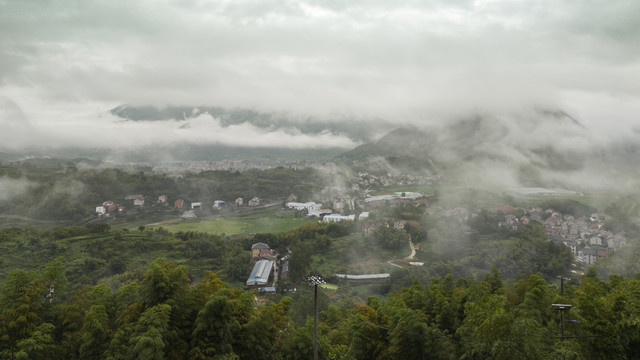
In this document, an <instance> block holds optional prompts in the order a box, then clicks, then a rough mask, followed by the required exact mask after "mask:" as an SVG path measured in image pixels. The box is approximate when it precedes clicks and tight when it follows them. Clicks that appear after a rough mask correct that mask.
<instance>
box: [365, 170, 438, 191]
mask: <svg viewBox="0 0 640 360" xmlns="http://www.w3.org/2000/svg"><path fill="white" fill-rule="evenodd" d="M444 180H445V179H444V177H442V176H439V175H432V176H431V175H407V174H403V175H392V174H390V173H387V174H386V175H380V176H378V175H373V174H369V173H368V172H358V173H356V174H355V175H354V177H353V179H352V183H353V189H354V190H358V189H366V188H368V187H380V186H383V187H384V186H406V185H434V184H440V183H442V182H443V181H444Z"/></svg>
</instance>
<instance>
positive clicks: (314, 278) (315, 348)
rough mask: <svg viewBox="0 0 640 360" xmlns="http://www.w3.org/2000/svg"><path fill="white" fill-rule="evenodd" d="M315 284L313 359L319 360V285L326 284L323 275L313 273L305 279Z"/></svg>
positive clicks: (312, 284)
mask: <svg viewBox="0 0 640 360" xmlns="http://www.w3.org/2000/svg"><path fill="white" fill-rule="evenodd" d="M305 281H306V282H307V284H309V286H313V360H318V285H322V284H326V283H327V282H326V280H325V279H324V278H323V277H322V276H318V275H312V276H309V277H307V278H306V279H305Z"/></svg>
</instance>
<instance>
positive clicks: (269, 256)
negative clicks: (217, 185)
mask: <svg viewBox="0 0 640 360" xmlns="http://www.w3.org/2000/svg"><path fill="white" fill-rule="evenodd" d="M361 176H364V174H361ZM367 176H368V175H367ZM369 179H373V180H377V179H378V178H375V177H373V178H371V177H369ZM409 180H411V179H409ZM414 180H415V179H414ZM367 181H370V180H367ZM416 181H425V179H421V180H416ZM331 196H332V197H331ZM323 197H324V198H325V199H328V200H327V201H329V203H330V204H331V206H329V207H327V206H325V205H323V204H322V203H316V202H313V201H307V202H297V200H298V199H297V196H296V195H295V194H291V195H289V196H288V198H287V199H286V201H283V202H282V203H280V204H282V205H283V206H282V209H281V210H282V211H292V212H294V213H296V214H297V215H296V216H304V217H306V218H313V219H316V220H317V221H322V222H325V223H331V222H339V221H358V222H360V224H361V225H360V227H359V228H360V229H361V231H362V233H363V234H364V235H365V236H366V235H370V234H372V233H373V231H375V229H376V228H378V227H380V226H387V227H393V228H395V229H397V230H401V231H402V230H403V229H404V227H405V224H406V223H407V221H405V220H402V219H387V218H382V217H380V216H372V217H371V216H370V215H371V214H377V212H378V211H377V209H378V208H379V207H380V206H388V207H393V206H398V205H410V206H416V207H417V206H423V207H424V208H425V209H426V210H425V212H426V214H427V215H429V216H433V217H454V218H456V219H458V222H459V226H460V228H461V230H463V231H464V232H465V233H467V234H471V233H472V232H473V229H472V228H471V227H470V225H469V224H470V222H471V220H472V219H473V218H475V217H476V216H478V214H477V213H475V212H472V211H470V210H468V209H466V208H454V209H442V208H440V207H439V206H437V205H435V204H434V205H432V206H429V198H430V195H426V194H422V193H418V192H394V193H392V194H385V195H376V196H368V197H364V198H361V199H357V198H355V197H349V191H348V189H345V188H333V189H329V190H327V189H325V191H324V192H323ZM145 200H146V197H145V196H144V195H141V194H134V195H127V196H125V197H124V201H123V202H122V204H125V205H122V204H119V203H117V202H115V201H112V200H107V201H105V202H103V203H102V204H101V205H100V206H97V207H96V214H97V216H98V218H108V217H112V216H116V215H121V214H127V213H130V212H132V211H133V212H135V211H136V209H142V208H144V207H145V206H149V205H150V204H148V203H145ZM151 205H152V206H157V205H161V206H163V207H165V208H170V209H172V210H173V211H177V214H179V216H181V217H182V218H185V219H189V218H197V217H199V216H202V212H203V211H205V210H207V209H225V208H227V207H228V205H227V203H226V202H225V201H223V200H215V201H213V202H212V203H210V204H209V203H205V202H202V201H192V202H187V201H185V200H184V199H181V198H179V199H175V200H173V201H171V202H169V199H168V197H167V195H164V194H163V195H161V196H159V197H158V198H157V199H154V201H153V202H152V204H151ZM277 205H279V203H271V204H264V203H263V201H262V200H261V199H260V198H258V197H253V198H251V199H250V200H249V201H246V202H245V200H244V199H243V198H237V199H235V201H234V202H233V204H232V205H231V206H229V208H230V209H231V210H233V211H244V210H249V209H256V208H260V207H263V206H277ZM490 211H493V212H494V213H495V214H496V215H497V219H498V223H497V224H496V225H497V227H499V228H502V229H505V230H508V231H516V230H517V229H518V228H520V227H523V226H526V225H527V224H529V223H531V222H538V223H540V224H543V225H544V226H545V230H546V233H547V237H548V239H549V240H550V241H554V242H556V243H560V244H564V245H565V246H567V247H569V248H570V249H571V252H572V253H573V255H574V257H575V260H576V261H577V262H578V263H581V264H583V265H586V266H588V265H591V264H594V263H595V262H596V261H597V260H598V259H599V258H603V257H607V256H608V255H609V253H610V252H612V251H613V252H615V251H617V250H619V249H620V248H621V247H623V246H625V245H626V242H627V239H626V237H625V234H624V233H622V232H618V233H613V232H611V231H608V230H606V229H605V226H604V225H605V222H606V221H607V219H608V215H606V214H604V213H594V214H591V215H590V216H581V217H574V216H572V215H570V214H563V213H561V212H559V211H557V210H554V209H542V208H540V207H535V208H516V207H511V206H502V207H498V208H495V209H491V210H490ZM370 217H371V219H370ZM411 245H412V246H411V247H412V251H414V253H415V250H414V249H413V243H411ZM251 255H252V256H251V259H252V260H251V262H252V265H253V268H252V271H251V273H250V274H249V277H248V279H247V280H246V282H245V285H246V286H247V287H251V288H257V289H258V291H260V292H275V291H276V290H275V289H276V285H277V282H278V278H279V277H280V278H286V277H287V275H288V271H289V264H288V259H287V258H288V256H289V253H287V254H284V256H282V257H281V258H278V254H277V253H276V252H275V250H273V249H270V247H269V245H268V244H266V243H263V242H258V243H254V244H253V245H252V247H251ZM411 265H420V263H413V262H412V263H411ZM379 275H381V276H382V275H384V276H388V275H389V274H386V275H385V274H379ZM345 276H346V275H345ZM382 278H384V277H382Z"/></svg>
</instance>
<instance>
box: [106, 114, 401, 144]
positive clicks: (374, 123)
mask: <svg viewBox="0 0 640 360" xmlns="http://www.w3.org/2000/svg"><path fill="white" fill-rule="evenodd" d="M110 112H111V114H113V115H115V116H117V117H119V118H122V119H125V120H130V121H158V120H176V121H179V122H182V123H183V124H181V125H180V126H184V123H185V122H188V120H189V119H193V118H196V117H199V116H210V117H211V118H212V119H211V121H214V120H215V121H219V122H220V125H222V126H223V127H229V126H232V125H240V124H250V125H253V126H255V127H258V128H260V129H263V130H265V131H274V130H278V129H286V130H287V131H299V132H300V133H302V134H308V135H319V134H322V133H326V132H328V133H332V134H336V135H345V136H347V137H349V138H350V139H352V140H354V141H356V142H362V141H369V140H372V139H373V138H374V137H375V136H377V135H378V134H379V133H380V132H381V131H385V130H389V129H391V128H392V127H393V125H392V124H391V123H390V122H388V121H384V120H382V119H356V118H350V117H344V116H340V117H325V118H319V117H314V116H303V115H294V114H289V113H286V112H264V111H257V110H252V109H241V108H231V109H228V108H223V107H216V106H166V107H164V108H158V107H154V106H131V105H121V106H118V107H116V108H113V109H111V111H110Z"/></svg>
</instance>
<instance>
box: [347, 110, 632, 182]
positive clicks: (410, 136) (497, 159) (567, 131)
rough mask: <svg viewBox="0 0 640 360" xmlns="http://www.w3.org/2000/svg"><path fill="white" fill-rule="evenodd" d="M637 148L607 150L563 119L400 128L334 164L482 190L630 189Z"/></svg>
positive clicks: (609, 145)
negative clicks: (432, 176)
mask: <svg viewBox="0 0 640 360" xmlns="http://www.w3.org/2000/svg"><path fill="white" fill-rule="evenodd" d="M639 153H640V142H638V141H634V140H633V139H626V140H619V141H616V142H607V141H603V140H602V139H599V138H598V136H597V134H594V133H592V132H590V131H589V130H588V129H587V128H585V127H584V126H583V125H582V124H581V123H579V122H578V121H577V120H576V119H574V118H573V117H571V116H570V115H568V114H566V113H565V112H562V111H550V110H544V111H543V110H536V111H533V112H529V113H523V114H512V115H510V116H492V115H484V116H480V115H478V116H475V117H471V118H466V119H461V120H458V121H452V122H449V123H446V124H444V125H441V126H424V127H402V128H397V129H394V130H392V131H390V132H389V133H387V134H386V135H384V136H383V137H381V138H380V139H378V140H376V141H372V142H368V143H365V144H363V145H360V146H358V147H356V148H355V149H352V150H350V151H347V152H344V153H342V154H341V155H339V156H337V157H336V158H335V160H336V161H337V162H340V163H343V164H346V165H349V166H353V167H354V168H355V169H357V170H361V171H362V170H364V171H367V170H369V171H376V170H378V171H385V172H386V171H391V172H393V171H399V172H410V173H411V172H412V173H437V174H440V175H445V176H446V177H447V178H449V179H450V180H455V181H459V182H463V183H465V184H467V185H481V186H491V187H495V186H502V187H504V186H509V187H514V186H542V187H554V186H555V187H563V186H564V187H572V188H581V189H582V188H587V189H588V188H611V187H612V186H614V187H617V186H633V184H634V183H635V178H636V176H637V175H638V169H640V157H638V156H637V155H638V154H639Z"/></svg>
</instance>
